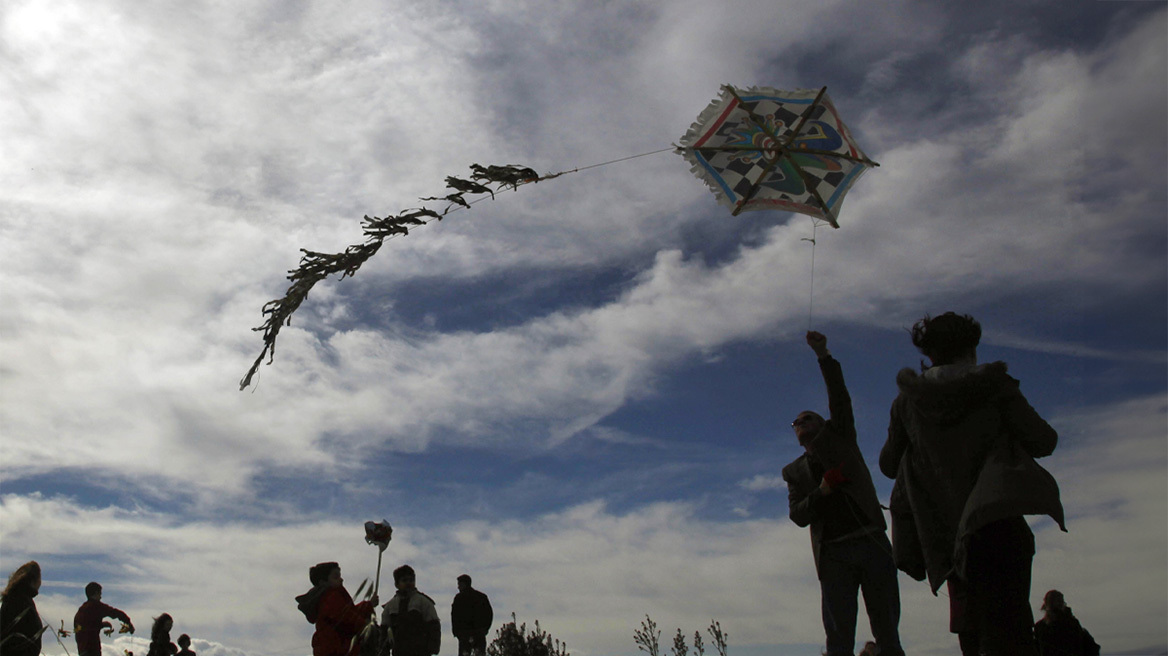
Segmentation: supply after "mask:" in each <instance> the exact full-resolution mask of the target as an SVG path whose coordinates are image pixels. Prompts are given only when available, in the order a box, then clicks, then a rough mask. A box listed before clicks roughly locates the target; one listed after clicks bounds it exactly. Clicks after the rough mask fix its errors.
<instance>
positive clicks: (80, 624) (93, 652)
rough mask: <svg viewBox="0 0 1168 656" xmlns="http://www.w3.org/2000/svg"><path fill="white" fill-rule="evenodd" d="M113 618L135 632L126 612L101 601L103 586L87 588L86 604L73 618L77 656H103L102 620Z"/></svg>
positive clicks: (89, 586) (97, 584)
mask: <svg viewBox="0 0 1168 656" xmlns="http://www.w3.org/2000/svg"><path fill="white" fill-rule="evenodd" d="M107 617H112V618H115V619H118V620H121V622H122V623H123V624H125V625H126V626H127V627H129V630H130V633H133V632H134V623H133V622H131V621H130V616H129V615H127V614H126V613H125V612H123V611H121V610H118V609H117V608H114V607H113V606H110V605H108V604H105V603H102V601H101V584H100V583H97V582H96V581H93V582H90V584H89V585H87V586H85V603H83V604H81V607H80V608H78V609H77V614H76V615H74V616H73V632H74V633H73V635H74V637H75V638H76V639H77V656H101V627H102V625H103V624H104V622H103V621H102V620H104V619H105V618H107Z"/></svg>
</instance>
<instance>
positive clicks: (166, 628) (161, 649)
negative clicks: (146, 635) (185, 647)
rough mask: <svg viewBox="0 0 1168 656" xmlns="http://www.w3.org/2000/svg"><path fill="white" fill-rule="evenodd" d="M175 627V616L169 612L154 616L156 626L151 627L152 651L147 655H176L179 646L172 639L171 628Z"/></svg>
mask: <svg viewBox="0 0 1168 656" xmlns="http://www.w3.org/2000/svg"><path fill="white" fill-rule="evenodd" d="M173 628H174V618H173V617H171V616H170V614H169V613H163V614H161V615H159V616H158V617H156V618H154V626H153V627H152V628H151V629H150V651H148V652H146V656H174V655H175V654H177V653H178V647H175V646H174V643H173V642H171V641H170V630H171V629H173Z"/></svg>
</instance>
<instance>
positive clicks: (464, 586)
mask: <svg viewBox="0 0 1168 656" xmlns="http://www.w3.org/2000/svg"><path fill="white" fill-rule="evenodd" d="M467 590H470V574H459V575H458V591H459V592H466V591H467Z"/></svg>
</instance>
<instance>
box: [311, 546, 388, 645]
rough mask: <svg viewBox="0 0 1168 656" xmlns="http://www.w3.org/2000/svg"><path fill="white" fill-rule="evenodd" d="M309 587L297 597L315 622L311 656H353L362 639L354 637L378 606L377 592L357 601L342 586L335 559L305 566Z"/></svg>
mask: <svg viewBox="0 0 1168 656" xmlns="http://www.w3.org/2000/svg"><path fill="white" fill-rule="evenodd" d="M308 580H309V581H311V582H312V589H311V590H309V591H308V592H306V593H305V594H303V595H300V596H299V597H297V598H296V601H297V602H299V604H300V609H301V610H302V611H303V612H304V615H305V617H307V618H308V620H309V621H310V622H312V623H313V624H315V625H316V632H315V633H313V634H312V655H313V656H352V655H354V654H357V653H359V652H360V651H361V641H360V640H354V639H353V638H355V637H356V636H357V634H358V633H360V632H361V630H362V629H364V628H365V625H366V624H368V623H369V618H370V617H371V616H372V615H373V609H374V607H375V606H376V605H377V595H373V598H372V599H370V600H368V601H362V602H361V603H359V604H354V603H353V597H352V596H351V595H350V594H349V591H348V590H346V589H345V585H344V583H345V580H344V579H343V578H341V566H340V565H338V564H337V563H335V562H327V563H319V564H317V565H313V566H312V567H310V568H309V569H308Z"/></svg>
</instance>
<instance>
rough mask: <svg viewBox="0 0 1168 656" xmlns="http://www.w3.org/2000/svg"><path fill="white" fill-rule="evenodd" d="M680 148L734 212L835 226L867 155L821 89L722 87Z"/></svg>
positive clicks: (869, 162)
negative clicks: (772, 213)
mask: <svg viewBox="0 0 1168 656" xmlns="http://www.w3.org/2000/svg"><path fill="white" fill-rule="evenodd" d="M678 152H680V154H681V155H682V156H683V157H685V159H686V160H687V161H688V162H689V163H690V164H691V165H692V170H693V173H694V175H696V176H698V178H700V179H702V180H703V181H705V183H706V184H707V185H709V187H710V189H712V190H713V191H714V194H715V195H716V196H717V197H718V201H719V202H720V203H722V204H723V205H725V206H726V207H729V208H730V209H731V210H732V212H733V214H735V215H737V214H738V213H739V212H745V211H750V210H783V211H787V212H798V213H800V214H808V215H811V216H812V217H815V218H817V219H822V220H824V221H826V222H828V223H829V224H831V227H833V228H838V227H839V223H838V221H837V219H836V217H837V216H838V215H839V207H840V204H841V203H842V202H843V199H844V194H846V193H847V192H848V189H850V188H851V186H852V185H853V184H854V183H855V182H856V180H857V179H859V177H860V176H861V175H863V173H864V171H866V170H868V169H869V168H871V167H873V166H879V164H877V163H876V162H873V161H872V160H870V159H868V156H867V155H865V154H864V152H863V151H862V150H860V147H859V146H857V145H856V142H855V140H854V139H852V135H851V133H850V132H849V131H848V127H847V126H846V125H844V122H843V121H842V120H840V117H839V114H838V113H837V112H836V109H835V105H833V104H832V102H831V98H829V97H828V95H827V87H823V88H822V89H818V90H814V89H795V90H792V91H780V90H778V89H771V88H769V87H750V88H748V89H736V88H734V87H732V86H729V85H725V86H723V87H722V94H721V95H720V96H719V97H718V98H717V99H715V100H714V101H713V102H711V103H710V105H709V106H708V107H706V109H704V110H703V111H702V113H701V114H700V115H699V116H698V119H697V121H695V122H694V124H693V125H692V126H690V128H689V131H687V132H686V133H685V136H684V137H682V139H681V144H680V145H679V146H678Z"/></svg>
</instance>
